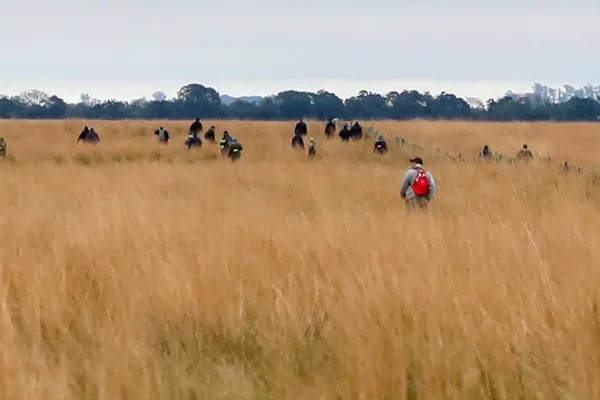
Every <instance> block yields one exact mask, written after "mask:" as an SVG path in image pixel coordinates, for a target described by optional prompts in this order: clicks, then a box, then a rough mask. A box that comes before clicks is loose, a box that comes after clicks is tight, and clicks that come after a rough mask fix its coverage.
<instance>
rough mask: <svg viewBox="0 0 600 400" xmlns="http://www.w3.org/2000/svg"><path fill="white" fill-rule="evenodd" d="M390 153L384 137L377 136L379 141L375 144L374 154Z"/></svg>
mask: <svg viewBox="0 0 600 400" xmlns="http://www.w3.org/2000/svg"><path fill="white" fill-rule="evenodd" d="M387 152H388V145H387V142H386V141H385V139H384V138H383V135H379V136H377V140H375V143H374V144H373V153H379V154H385V153H387Z"/></svg>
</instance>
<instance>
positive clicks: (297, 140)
mask: <svg viewBox="0 0 600 400" xmlns="http://www.w3.org/2000/svg"><path fill="white" fill-rule="evenodd" d="M292 148H294V149H298V150H304V139H303V138H302V136H300V135H294V137H293V138H292Z"/></svg>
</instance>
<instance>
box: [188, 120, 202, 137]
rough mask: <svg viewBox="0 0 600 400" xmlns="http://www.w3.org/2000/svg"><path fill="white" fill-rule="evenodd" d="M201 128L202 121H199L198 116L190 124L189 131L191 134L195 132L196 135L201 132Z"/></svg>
mask: <svg viewBox="0 0 600 400" xmlns="http://www.w3.org/2000/svg"><path fill="white" fill-rule="evenodd" d="M202 129H203V128H202V122H200V118H196V120H195V121H194V122H193V123H192V124H191V125H190V133H192V134H193V133H195V134H196V135H198V134H199V133H201V132H202ZM198 139H199V138H198Z"/></svg>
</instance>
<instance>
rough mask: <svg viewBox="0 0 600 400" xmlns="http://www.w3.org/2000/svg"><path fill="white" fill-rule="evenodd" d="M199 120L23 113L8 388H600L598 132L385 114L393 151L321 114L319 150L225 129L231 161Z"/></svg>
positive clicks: (315, 130)
mask: <svg viewBox="0 0 600 400" xmlns="http://www.w3.org/2000/svg"><path fill="white" fill-rule="evenodd" d="M190 122H191V121H185V122H167V121H153V122H149V121H148V122H144V121H137V122H133V121H120V122H96V121H56V122H44V121H35V122H33V121H3V122H0V136H4V137H6V139H7V143H8V153H9V157H8V159H7V160H6V161H5V162H0V173H1V175H0V176H1V177H2V191H1V193H0V209H1V210H2V211H1V214H0V266H1V269H0V274H1V275H0V276H1V279H0V310H1V311H0V348H1V355H2V357H0V382H1V384H0V393H1V397H2V398H3V399H44V398H53V399H72V398H73V399H75V398H86V399H96V398H97V399H119V398H127V399H221V398H223V399H442V398H450V399H597V398H600V309H599V305H598V303H599V301H600V285H599V283H600V240H599V234H600V213H599V210H600V183H599V182H600V179H598V178H596V177H595V175H594V173H593V172H592V171H591V168H589V169H587V170H586V171H584V172H583V173H581V174H577V173H569V172H565V171H562V170H561V168H560V163H561V162H562V161H565V160H570V161H571V162H572V163H575V164H577V163H579V164H581V165H583V166H586V165H589V166H591V165H593V164H594V163H598V164H600V155H598V153H597V152H594V151H593V149H595V148H598V147H599V145H600V135H598V129H599V128H598V127H597V126H596V125H593V124H544V123H540V124H516V123H515V124H509V123H507V124H492V123H481V124H478V123H458V122H404V123H400V122H377V123H373V125H374V126H375V127H377V128H378V129H379V130H380V131H381V132H382V133H384V134H385V135H386V137H387V139H388V142H389V144H390V150H391V152H390V154H388V155H386V156H384V157H380V156H376V155H374V154H373V153H372V142H370V141H364V142H357V143H341V142H340V141H339V140H337V139H334V140H330V141H328V140H326V139H325V137H324V135H323V133H322V132H323V125H322V124H321V123H317V122H310V123H309V136H310V135H312V136H315V138H316V139H317V149H318V158H317V159H315V160H309V159H308V157H307V156H306V154H304V153H297V152H294V151H292V150H291V149H290V146H289V144H290V139H291V135H292V131H293V127H294V122H289V123H282V122H235V121H234V122H232V121H203V123H204V126H205V129H206V128H207V127H208V126H210V125H211V124H214V125H216V127H217V133H218V136H220V134H221V133H222V132H223V130H224V129H227V130H229V131H230V132H231V134H232V135H234V136H235V137H236V138H238V139H239V140H240V141H241V142H242V144H243V145H244V152H243V155H242V159H241V161H239V162H236V163H232V162H230V161H227V160H226V159H222V158H221V157H220V155H219V151H218V145H217V144H208V143H205V144H204V147H203V148H202V149H201V150H198V151H191V152H190V151H188V150H187V149H186V148H185V147H184V146H183V142H184V140H185V136H186V134H187V127H188V126H189V123H190ZM83 125H89V126H90V127H94V128H95V129H96V130H97V132H98V133H99V135H100V140H101V142H100V144H99V145H98V146H95V147H94V146H89V145H84V144H77V143H76V139H77V136H78V134H79V132H80V131H81V129H82V128H83ZM160 125H164V126H165V127H166V128H167V129H168V130H169V131H170V132H171V134H172V141H171V143H169V144H168V145H166V146H163V145H161V144H159V143H158V140H157V138H156V137H155V136H154V135H153V131H154V129H157V128H158V127H159V126H160ZM365 125H368V124H367V123H365ZM395 135H400V136H403V137H406V138H408V139H410V140H411V141H413V142H415V143H418V144H419V145H421V146H423V148H424V149H423V150H418V151H417V150H414V149H411V148H409V147H401V146H397V145H396V144H395V143H393V141H392V140H391V138H392V137H393V136H395ZM523 143H527V144H528V145H529V147H530V149H531V150H532V151H533V152H534V154H535V155H536V158H537V159H536V160H535V161H533V162H531V163H529V164H528V165H521V164H515V165H508V164H506V163H490V164H478V163H475V160H476V157H477V153H478V151H479V150H480V148H481V147H482V146H483V145H484V144H488V145H490V147H491V149H492V150H493V151H500V152H502V153H503V154H505V155H506V156H514V155H515V154H516V153H517V151H518V150H519V148H520V147H521V145H522V144H523ZM438 149H440V150H439V151H438ZM445 151H449V152H453V153H458V152H460V153H462V155H463V157H464V158H465V159H466V160H467V162H465V163H456V162H453V161H451V160H449V159H448V158H447V157H446V156H445V155H444V152H445ZM415 155H419V156H421V157H422V158H423V159H424V161H425V167H426V168H427V169H429V170H430V171H431V172H432V173H433V174H434V177H435V179H436V183H437V185H438V190H437V194H436V198H435V199H434V200H433V202H432V203H431V207H430V209H429V210H428V211H427V212H425V213H415V214H408V213H407V212H406V210H405V208H404V204H403V202H402V201H401V199H400V198H399V193H398V192H399V183H400V179H401V178H402V176H403V174H404V172H405V171H406V169H407V167H408V165H409V163H408V159H409V158H410V157H411V156H415ZM547 156H549V157H552V158H553V159H554V160H555V161H554V162H545V161H542V160H541V159H542V158H545V157H547Z"/></svg>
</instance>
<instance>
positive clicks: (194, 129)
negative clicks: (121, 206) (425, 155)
mask: <svg viewBox="0 0 600 400" xmlns="http://www.w3.org/2000/svg"><path fill="white" fill-rule="evenodd" d="M336 128H337V127H336V123H335V122H334V120H333V119H329V121H328V122H327V123H326V125H325V132H324V133H325V137H326V138H328V139H330V138H332V137H334V136H335V133H336V130H337V129H336ZM369 129H372V128H369ZM202 132H204V129H203V126H202V122H200V118H196V120H195V121H194V122H193V123H192V124H191V125H190V127H189V134H188V136H187V138H186V140H185V143H184V144H185V146H186V147H187V148H188V150H191V149H193V148H196V147H202V146H203V141H202V138H201V136H200V135H201V134H202ZM154 134H155V135H156V136H157V137H158V140H159V142H160V143H163V144H168V143H169V142H170V140H171V135H170V133H169V131H167V130H166V129H165V128H164V127H162V126H161V127H159V128H158V129H157V130H156V131H155V132H154ZM307 135H308V127H307V125H306V123H305V122H304V120H303V119H300V120H299V121H298V122H297V123H296V126H295V127H294V134H293V137H292V143H291V145H292V148H294V149H298V150H303V151H304V150H306V148H305V143H304V138H305V137H306V136H307ZM338 137H339V138H340V139H341V140H342V141H351V140H352V141H356V140H360V139H362V138H363V137H364V134H363V128H362V126H361V125H360V123H359V122H358V121H356V122H354V124H352V126H351V127H349V124H348V123H344V124H343V126H342V129H341V130H340V132H339V134H338ZM203 138H204V139H205V140H206V141H208V142H211V143H215V142H217V138H216V132H215V126H211V127H210V128H209V129H208V130H207V131H206V132H205V133H204V135H203ZM396 139H397V141H398V142H399V143H401V144H403V145H404V144H405V143H408V142H407V141H406V139H404V138H398V137H397V138H396ZM77 142H84V143H91V144H97V143H99V142H100V137H99V135H98V133H97V132H96V131H95V130H94V128H88V127H87V126H85V127H84V129H83V131H82V132H81V133H80V134H79V137H78V138H77ZM316 146H317V143H316V140H315V139H314V137H310V139H309V145H308V156H309V157H310V158H314V157H315V156H316V155H317V147H316ZM219 147H220V150H221V154H222V155H223V156H226V157H228V158H230V159H231V160H232V161H235V160H238V159H239V158H240V157H241V153H242V150H243V147H242V145H241V143H240V142H239V141H238V140H237V139H236V138H234V137H233V136H232V135H231V134H230V133H229V132H228V131H224V132H223V135H222V137H221V138H220V139H219ZM416 147H418V146H416ZM373 152H374V153H377V154H381V155H383V154H386V153H388V152H389V147H388V144H387V142H386V140H385V139H384V137H383V135H381V134H379V133H378V134H377V135H376V138H375V141H374V143H373ZM6 156H7V144H6V140H5V138H4V137H0V157H2V158H6ZM459 158H461V156H460V155H459ZM478 158H479V159H480V160H485V161H489V160H496V161H501V160H502V154H500V153H496V154H495V153H494V152H492V150H491V149H490V147H489V145H484V146H483V149H482V150H481V151H480V153H479V157H478ZM532 158H533V153H532V152H531V150H529V148H528V146H527V144H524V145H523V147H522V148H521V149H520V150H519V152H518V153H517V155H516V159H517V160H529V159H532ZM410 163H411V166H410V168H409V169H408V171H407V172H406V173H405V175H404V176H403V178H402V180H401V183H400V197H401V198H402V199H403V200H404V201H405V203H406V206H407V208H408V209H409V210H414V209H423V208H426V207H427V206H428V204H429V202H430V201H431V200H432V199H433V197H434V195H435V190H436V183H435V179H434V177H433V175H432V173H431V172H430V171H428V170H426V169H425V168H424V166H423V165H424V163H423V159H422V158H421V157H414V158H411V159H410ZM563 168H564V169H574V168H577V167H572V166H569V165H568V163H567V162H565V163H564V165H563Z"/></svg>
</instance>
